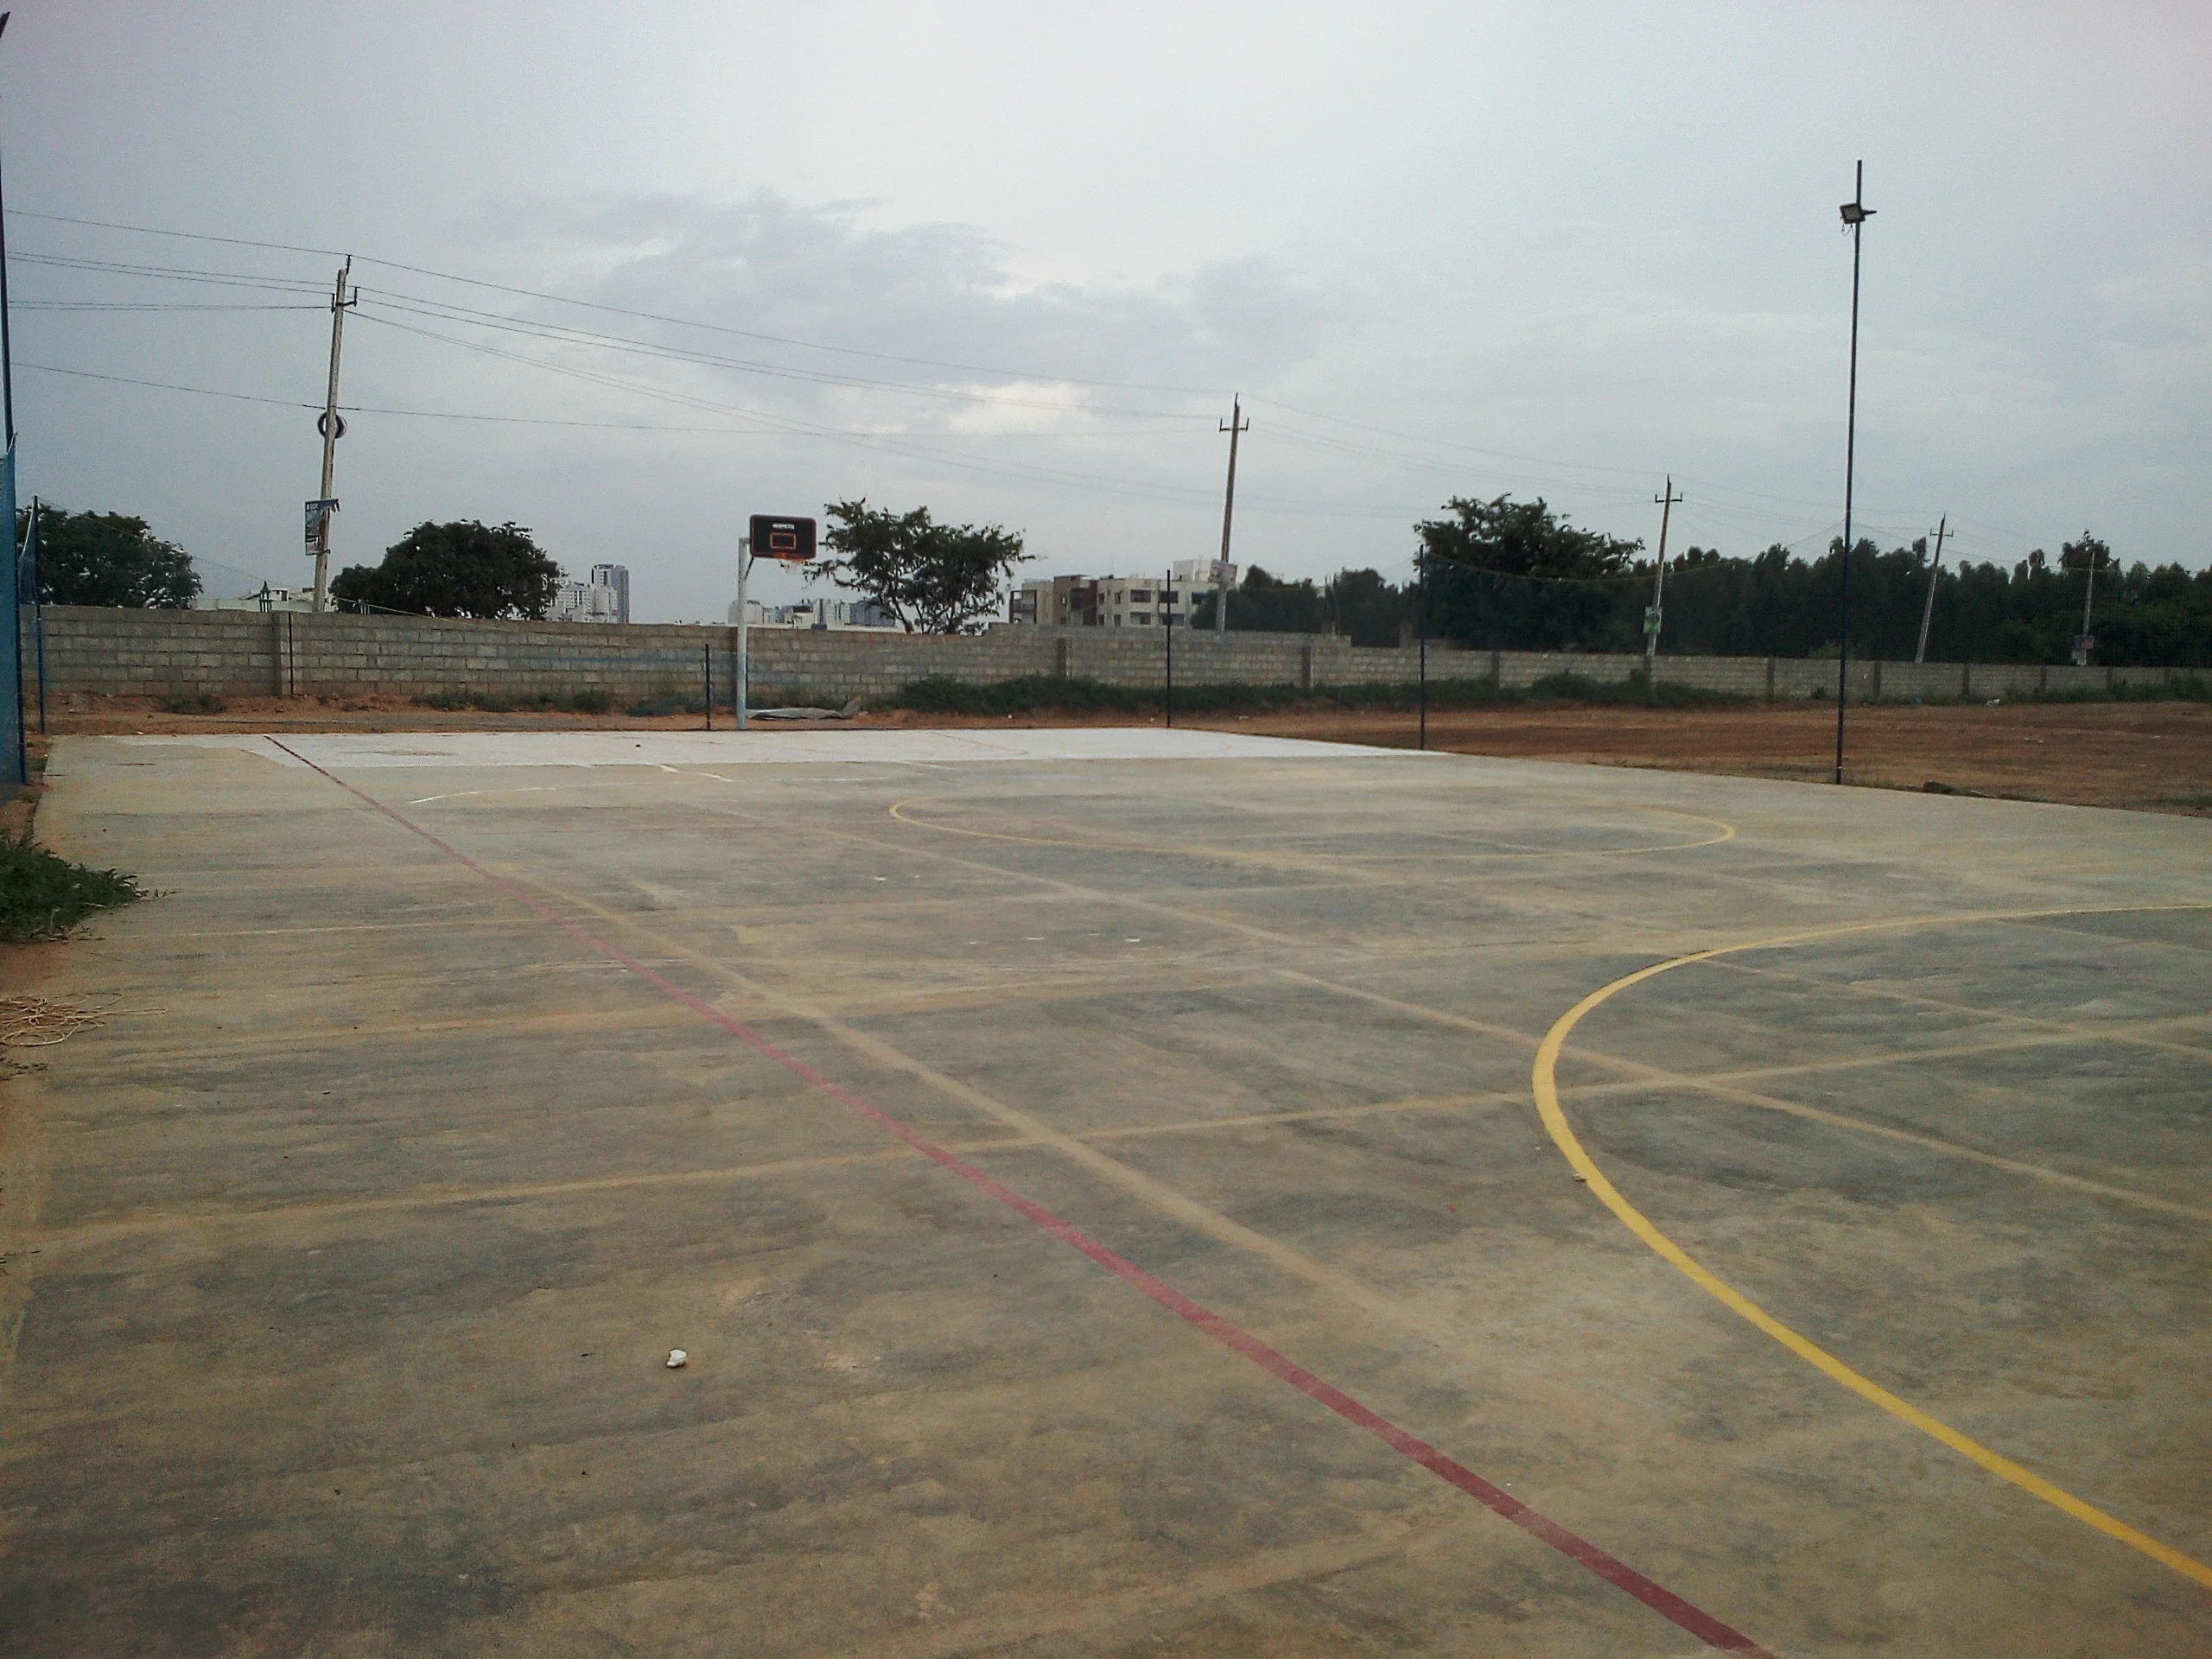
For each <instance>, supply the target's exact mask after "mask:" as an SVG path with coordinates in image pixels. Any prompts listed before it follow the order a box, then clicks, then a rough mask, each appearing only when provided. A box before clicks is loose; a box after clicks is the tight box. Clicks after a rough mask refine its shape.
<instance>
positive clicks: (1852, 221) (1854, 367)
mask: <svg viewBox="0 0 2212 1659" xmlns="http://www.w3.org/2000/svg"><path fill="white" fill-rule="evenodd" d="M1870 213H1872V209H1871V208H1869V207H1867V206H1866V162H1863V161H1862V162H1859V170H1858V175H1857V177H1856V180H1855V181H1854V188H1853V191H1852V194H1851V200H1850V201H1848V202H1847V203H1846V204H1845V206H1844V208H1843V220H1844V223H1845V224H1847V225H1848V226H1851V395H1850V403H1849V413H1848V414H1847V416H1846V418H1845V423H1844V436H1843V604H1842V620H1841V626H1840V628H1839V629H1838V632H1839V634H1840V638H1839V639H1838V640H1837V642H1836V653H1835V656H1836V660H1835V781H1836V782H1837V783H1839V784H1840V783H1841V782H1842V781H1843V711H1844V709H1845V707H1846V706H1847V704H1848V703H1849V702H1850V701H1851V490H1852V484H1853V478H1854V475H1855V474H1856V472H1857V467H1858V458H1859V232H1861V231H1862V230H1863V229H1864V228H1865V227H1866V219H1867V218H1868V216H1869V214H1870Z"/></svg>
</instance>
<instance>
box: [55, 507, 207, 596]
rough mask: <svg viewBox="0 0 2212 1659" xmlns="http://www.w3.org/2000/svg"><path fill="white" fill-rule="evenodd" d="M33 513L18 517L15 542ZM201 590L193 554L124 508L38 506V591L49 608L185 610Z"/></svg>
mask: <svg viewBox="0 0 2212 1659" xmlns="http://www.w3.org/2000/svg"><path fill="white" fill-rule="evenodd" d="M30 516H31V510H30V509H29V507H25V508H23V509H22V511H21V512H17V513H16V545H17V546H19V547H20V546H21V545H22V539H23V535H24V532H25V531H28V530H29V528H30ZM199 591H200V573H199V572H198V571H196V570H194V569H193V568H192V556H191V555H190V554H189V553H187V552H186V551H185V550H183V549H182V548H181V547H179V546H177V545H176V544H175V543H173V542H165V541H163V540H162V538H161V537H158V536H156V535H155V534H154V532H153V531H151V530H149V529H148V528H147V526H146V521H145V520H144V519H143V518H130V517H129V516H128V515H126V514H124V513H120V512H67V511H66V510H65V509H63V508H60V507H50V506H47V505H44V504H41V505H40V507H39V509H38V596H39V600H40V602H41V603H42V604H47V605H119V606H123V607H126V608H128V609H130V610H140V611H143V610H181V609H183V608H184V607H187V606H188V605H190V604H191V603H192V601H193V596H194V594H197V593H199Z"/></svg>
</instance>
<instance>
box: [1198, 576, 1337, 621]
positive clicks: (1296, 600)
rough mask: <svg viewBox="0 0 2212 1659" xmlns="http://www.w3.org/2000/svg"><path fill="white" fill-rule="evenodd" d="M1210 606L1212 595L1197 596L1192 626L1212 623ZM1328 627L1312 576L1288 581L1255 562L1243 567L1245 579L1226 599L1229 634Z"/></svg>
mask: <svg viewBox="0 0 2212 1659" xmlns="http://www.w3.org/2000/svg"><path fill="white" fill-rule="evenodd" d="M1213 607H1214V596H1213V595H1212V594H1201V595H1199V597H1198V601H1197V602H1196V603H1195V604H1194V605H1193V606H1192V609H1191V626H1192V629H1194V630H1196V631H1198V632H1204V631H1205V630H1206V629H1208V628H1211V626H1213ZM1326 626H1328V620H1327V614H1326V611H1325V607H1324V606H1323V604H1322V601H1321V590H1320V589H1319V588H1317V587H1315V586H1314V585H1313V581H1312V579H1311V578H1301V579H1300V580H1299V581H1296V582H1287V581H1285V580H1284V579H1283V578H1282V577H1281V576H1274V575H1268V572H1266V571H1265V570H1263V569H1261V568H1260V567H1259V566H1258V565H1256V564H1254V565H1247V566H1246V567H1245V569H1244V580H1243V581H1242V582H1238V583H1237V584H1236V596H1235V597H1234V598H1232V599H1231V600H1230V601H1229V627H1230V632H1232V633H1244V632H1251V633H1319V632H1321V631H1322V630H1323V629H1324V628H1325V627H1326Z"/></svg>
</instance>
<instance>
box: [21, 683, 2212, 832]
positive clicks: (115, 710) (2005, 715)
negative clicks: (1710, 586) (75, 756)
mask: <svg viewBox="0 0 2212 1659" xmlns="http://www.w3.org/2000/svg"><path fill="white" fill-rule="evenodd" d="M716 723H717V725H718V726H726V725H727V724H728V715H726V714H725V715H721V717H720V718H719V719H718V721H717V722H716ZM850 723H852V724H854V725H859V726H873V727H894V728H895V727H921V726H935V727H979V726H998V727H1007V726H1014V727H1030V728H1035V727H1059V726H1100V725H1106V726H1122V725H1128V724H1131V723H1133V722H1132V720H1131V717H1130V716H1128V715H1020V716H1018V717H1014V718H1012V719H1007V718H1003V717H1001V718H999V719H990V718H988V717H982V716H962V715H919V714H915V713H912V712H911V711H908V710H905V709H899V710H893V711H889V712H887V713H880V714H867V715H859V716H857V717H856V718H855V720H854V721H851V722H850ZM1155 723H1156V717H1155ZM1177 723H1178V724H1179V725H1190V726H1194V727H1203V728H1214V729H1218V730H1224V731H1239V732H1248V733H1252V734H1264V735H1268V736H1278V737H1303V738H1318V739H1322V740H1326V741H1337V742H1345V743H1372V744H1378V745H1383V746H1385V747H1409V746H1410V745H1411V744H1412V743H1413V741H1414V716H1413V715H1412V714H1410V713H1408V712H1400V711H1380V712H1339V711H1324V710H1315V711H1301V712H1296V713H1285V714H1264V715H1201V716H1196V717H1192V718H1188V719H1186V720H1182V721H1178V722H1177ZM701 725H702V720H701V717H700V716H698V715H664V716H661V717H659V718H657V719H652V720H637V719H632V718H630V717H628V716H626V715H605V716H601V717H594V716H591V715H574V714H545V715H535V714H518V713H515V714H486V713H483V712H480V711H476V710H457V711H451V712H448V711H442V710H439V709H426V708H423V707H422V706H421V705H420V704H418V703H414V702H406V701H403V700H400V699H397V698H367V699H361V700H359V701H348V702H321V701H315V702H305V701H301V700H290V701H286V700H282V699H278V698H275V697H267V698H255V699H240V700H238V701H236V702H232V703H231V704H230V705H229V706H228V707H227V708H226V709H225V711H224V712H223V713H222V714H220V715H171V714H165V713H163V712H162V711H161V710H160V709H157V708H156V707H155V706H154V704H153V703H152V702H151V701H150V700H148V699H144V698H137V699H133V698H124V697H104V698H95V699H91V700H88V701H87V702H84V703H82V704H80V705H79V706H78V707H75V708H69V709H56V710H54V715H53V721H52V726H53V729H54V731H55V732H57V733H60V732H76V733H86V734H93V733H163V734H178V733H190V732H207V733H214V732H241V731H246V732H259V731H277V732H342V731H573V730H579V729H590V728H620V729H626V730H659V731H690V730H696V729H698V728H700V727H701ZM1428 741H1429V747H1432V748H1440V749H1449V750H1452V751H1453V752H1455V753H1461V754H1490V755H1503V756H1509V757H1513V758H1516V759H1525V760H1573V761H1586V762H1590V763H1592V764H1596V765H1599V766H1644V767H1652V768H1656V769H1658V770H1662V771H1669V772H1722V773H1730V774H1734V775H1737V776H1742V777H1755V778H1787V779H1817V778H1822V777H1826V776H1827V775H1828V773H1829V772H1830V770H1831V769H1832V767H1833V766H1834V743H1835V711H1834V709H1833V708H1831V707H1825V706H1821V705H1817V704H1805V703H1780V704H1773V703H1767V704H1750V705H1744V706H1732V707H1725V708H1718V709H1592V708H1587V707H1582V706H1576V705H1568V704H1558V705H1552V706H1536V705H1524V706H1521V707H1514V708H1503V709H1453V710H1449V711H1432V713H1431V714H1430V716H1429V721H1428ZM1844 775H1845V779H1846V781H1847V782H1850V783H1854V784H1860V785H1870V786H1872V787H1876V788H1885V789H1923V788H1926V787H1927V786H1928V785H1931V784H1933V785H1938V786H1939V789H1938V791H1937V792H1942V791H1943V790H1950V791H1957V792H1959V793H1961V794H1980V795H1994V796H2000V797H2004V798H2009V799H2016V800H2032V801H2060V802H2065V803H2069V804H2074V805H2077V806H2115V807H2126V808H2131V809H2133V810H2139V811H2154V812H2179V813H2185V814H2190V815H2193V816H2199V817H2202V816H2212V708H2208V707H2206V706H2204V705H2202V704H2201V703H2186V702H2152V703H2144V702H2133V703H2131V702H2113V703H2025V702H2021V703H2004V704H1999V705H1997V706H1994V707H1989V706H1969V707H1956V706H1925V707H1920V708H1913V707H1909V706H1889V707H1872V708H1862V709H1852V710H1850V711H1849V715H1848V719H1847V755H1846V766H1845V771H1844Z"/></svg>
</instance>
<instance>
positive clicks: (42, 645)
mask: <svg viewBox="0 0 2212 1659" xmlns="http://www.w3.org/2000/svg"><path fill="white" fill-rule="evenodd" d="M30 547H31V639H32V640H33V642H34V643H35V645H37V647H38V731H39V735H40V736H41V737H43V736H45V735H46V606H45V604H44V603H43V601H41V599H40V597H39V591H38V590H39V580H38V497H36V496H33V497H31V534H30Z"/></svg>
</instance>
